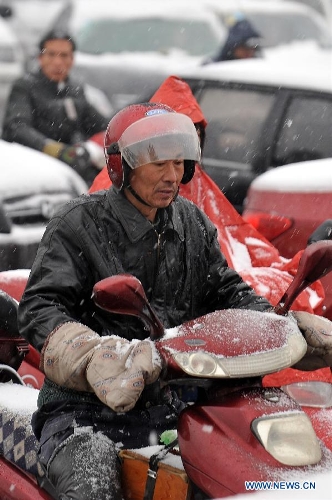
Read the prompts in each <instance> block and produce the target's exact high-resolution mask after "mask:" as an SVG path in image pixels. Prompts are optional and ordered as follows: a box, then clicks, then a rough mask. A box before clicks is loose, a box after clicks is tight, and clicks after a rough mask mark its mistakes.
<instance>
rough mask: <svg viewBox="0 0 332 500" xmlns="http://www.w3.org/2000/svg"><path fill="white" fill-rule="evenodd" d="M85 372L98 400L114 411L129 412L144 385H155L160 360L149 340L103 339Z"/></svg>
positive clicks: (159, 370) (159, 369) (159, 368)
mask: <svg viewBox="0 0 332 500" xmlns="http://www.w3.org/2000/svg"><path fill="white" fill-rule="evenodd" d="M101 340H102V342H101V344H100V345H99V346H98V348H96V349H95V352H94V354H93V356H92V358H91V361H90V363H89V365H88V368H87V370H86V377H87V380H88V382H89V384H90V386H91V387H92V388H93V390H94V392H95V394H96V395H97V396H98V398H99V399H100V400H101V401H102V402H103V403H105V404H106V405H107V406H109V407H110V408H111V409H112V410H114V411H116V412H126V411H129V410H131V409H132V408H133V407H134V406H135V404H136V402H137V400H138V398H139V397H140V395H141V393H142V391H143V389H144V387H145V384H152V383H153V382H155V381H156V380H157V379H158V377H159V374H160V372H161V360H160V357H159V354H158V352H157V350H156V348H155V345H154V343H153V342H152V341H150V340H142V341H138V340H133V341H131V342H128V341H127V340H125V339H122V338H120V337H114V336H112V337H103V338H102V339H101Z"/></svg>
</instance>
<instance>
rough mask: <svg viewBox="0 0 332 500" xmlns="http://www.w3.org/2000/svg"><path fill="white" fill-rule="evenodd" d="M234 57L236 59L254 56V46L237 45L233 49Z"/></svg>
mask: <svg viewBox="0 0 332 500" xmlns="http://www.w3.org/2000/svg"><path fill="white" fill-rule="evenodd" d="M233 53H234V57H235V58H236V59H250V58H251V57H255V55H256V49H255V47H246V46H245V45H239V46H238V47H236V48H235V49H234V52H233Z"/></svg>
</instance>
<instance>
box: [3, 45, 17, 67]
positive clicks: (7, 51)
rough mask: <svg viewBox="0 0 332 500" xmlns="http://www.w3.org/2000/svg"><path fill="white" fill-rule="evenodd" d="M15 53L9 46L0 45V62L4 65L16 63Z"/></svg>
mask: <svg viewBox="0 0 332 500" xmlns="http://www.w3.org/2000/svg"><path fill="white" fill-rule="evenodd" d="M16 59H17V58H16V57H15V51H14V48H13V47H10V46H9V45H0V61H1V62H4V63H11V62H15V61H16Z"/></svg>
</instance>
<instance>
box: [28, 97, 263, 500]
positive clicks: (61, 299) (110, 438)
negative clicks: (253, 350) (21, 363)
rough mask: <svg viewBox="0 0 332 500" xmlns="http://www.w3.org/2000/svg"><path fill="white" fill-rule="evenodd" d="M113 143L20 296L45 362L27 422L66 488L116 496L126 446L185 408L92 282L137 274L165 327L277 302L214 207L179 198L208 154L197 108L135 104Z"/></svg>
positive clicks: (53, 226)
mask: <svg viewBox="0 0 332 500" xmlns="http://www.w3.org/2000/svg"><path fill="white" fill-rule="evenodd" d="M105 148H106V150H107V155H106V160H107V164H108V165H109V172H110V176H111V178H112V183H113V185H112V187H111V188H110V189H109V190H105V191H99V192H96V193H93V194H91V195H85V196H81V197H79V198H77V199H75V200H72V201H71V202H70V203H69V204H67V205H65V206H64V207H62V209H60V211H59V212H58V213H57V214H56V215H55V216H54V217H53V218H52V219H51V221H50V223H49V224H48V226H47V229H46V231H45V233H44V236H43V238H42V241H41V244H40V246H39V249H38V252H37V255H36V259H35V261H34V264H33V266H32V269H31V273H30V276H29V280H28V283H27V286H26V289H25V292H24V295H23V297H22V300H21V302H20V305H19V320H18V321H19V328H20V332H21V334H22V335H23V336H24V337H25V338H26V339H27V340H28V341H29V342H30V343H31V344H32V345H33V346H34V347H35V348H37V349H38V350H39V351H41V369H42V370H43V371H44V373H45V382H44V385H43V387H42V388H41V390H40V393H39V399H38V410H37V412H36V413H35V414H34V416H33V422H32V425H33V429H34V432H35V434H36V436H37V438H38V440H39V443H40V451H39V458H40V462H41V464H42V465H43V466H44V468H45V470H46V471H47V477H48V479H49V481H50V482H51V484H52V485H53V487H54V488H55V490H56V493H57V496H58V497H59V498H62V499H76V500H78V499H79V500H84V499H89V500H94V499H95V500H97V499H98V500H99V499H101V498H102V499H103V500H110V499H112V500H114V499H116V500H120V499H122V498H123V497H122V493H121V487H120V479H119V470H118V465H119V464H118V458H117V451H118V449H119V448H121V447H124V448H138V447H144V446H148V445H150V444H152V443H153V442H152V441H151V439H152V436H155V435H156V434H157V435H159V434H160V433H161V432H163V431H164V430H166V429H172V428H174V427H175V426H176V421H177V417H178V414H179V412H180V411H181V410H182V409H183V406H184V405H183V403H182V402H181V401H180V400H179V399H178V397H177V395H176V394H175V393H173V392H172V391H170V389H169V387H168V386H166V387H162V386H161V384H160V381H159V374H160V371H161V368H162V367H161V361H160V358H159V355H158V354H157V351H156V348H155V346H154V343H153V342H152V341H150V340H149V339H148V332H147V330H145V329H144V327H143V326H142V324H141V323H140V321H139V320H137V319H135V318H134V317H131V316H123V315H112V314H109V313H106V312H104V311H103V310H101V309H99V308H98V307H97V306H96V305H95V304H94V302H93V300H92V298H91V294H92V289H93V286H94V284H95V283H96V282H97V281H99V280H101V279H103V278H106V277H108V276H112V275H117V274H119V273H131V274H133V275H134V276H136V277H137V278H138V279H139V280H140V281H141V282H142V284H143V287H144V289H145V292H146V294H147V297H148V299H149V300H150V302H151V304H152V306H153V307H154V308H155V310H156V312H157V314H158V316H159V318H160V320H161V322H162V324H163V326H164V327H165V328H170V327H175V326H177V325H179V324H181V323H182V322H183V321H186V320H190V319H193V318H196V317H198V316H201V315H203V314H205V313H208V312H211V311H213V310H216V309H224V308H230V307H231V308H242V309H243V308H250V309H254V310H258V311H266V310H269V309H270V308H271V305H270V304H269V302H268V301H267V300H266V299H264V298H263V297H260V296H258V295H257V294H256V293H255V292H254V291H253V289H251V288H250V287H249V286H248V285H247V284H246V283H245V282H244V281H243V280H242V279H241V277H240V276H239V274H237V273H236V272H235V271H234V270H232V269H231V268H229V267H228V265H227V262H226V259H225V257H224V256H223V254H222V253H221V251H220V247H219V244H218V240H217V231H216V229H215V227H214V226H213V225H212V223H211V222H210V220H209V219H208V218H207V217H206V215H205V214H204V213H203V212H202V211H201V210H200V209H198V207H197V206H196V205H194V204H193V203H191V202H190V201H189V200H186V199H184V198H182V197H181V196H178V189H179V185H180V183H187V182H189V181H190V180H191V179H192V177H193V174H194V169H195V162H196V161H199V160H200V145H199V140H198V135H197V132H196V129H195V127H194V124H193V122H192V120H191V119H190V118H189V117H187V116H186V115H183V114H181V113H176V112H174V111H173V110H172V109H171V108H169V107H168V106H166V105H163V104H155V103H144V104H137V105H131V106H129V107H127V108H124V109H123V110H122V111H120V112H118V113H117V114H116V115H115V116H114V117H113V118H112V120H111V121H110V123H109V125H108V128H107V131H106V137H105ZM113 155H116V156H117V157H119V158H120V160H121V161H119V162H113V161H112V160H111V158H112V156H113Z"/></svg>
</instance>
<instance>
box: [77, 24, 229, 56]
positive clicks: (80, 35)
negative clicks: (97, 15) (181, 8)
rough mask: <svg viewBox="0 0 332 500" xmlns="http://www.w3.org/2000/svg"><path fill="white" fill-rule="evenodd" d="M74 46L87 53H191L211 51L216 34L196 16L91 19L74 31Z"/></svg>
mask: <svg viewBox="0 0 332 500" xmlns="http://www.w3.org/2000/svg"><path fill="white" fill-rule="evenodd" d="M75 38H76V41H77V47H78V50H79V51H80V52H85V53H88V54H105V53H115V54H118V53H121V52H151V51H153V52H161V53H166V54H167V53H168V52H170V51H172V50H174V49H178V50H181V51H184V52H186V53H188V54H190V55H192V56H203V55H206V54H212V53H213V52H214V51H215V50H216V49H217V48H218V47H219V44H220V38H219V37H218V36H217V34H216V33H215V32H214V31H213V30H212V29H211V27H210V26H209V25H208V24H207V23H205V22H204V21H201V20H199V19H197V20H196V19H195V20H188V21H187V20H183V19H181V20H177V19H165V18H163V19H161V18H146V19H119V20H114V19H94V20H91V21H89V22H87V23H86V24H85V25H84V26H82V27H81V29H79V30H78V32H77V33H76V36H75Z"/></svg>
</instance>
